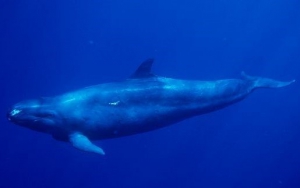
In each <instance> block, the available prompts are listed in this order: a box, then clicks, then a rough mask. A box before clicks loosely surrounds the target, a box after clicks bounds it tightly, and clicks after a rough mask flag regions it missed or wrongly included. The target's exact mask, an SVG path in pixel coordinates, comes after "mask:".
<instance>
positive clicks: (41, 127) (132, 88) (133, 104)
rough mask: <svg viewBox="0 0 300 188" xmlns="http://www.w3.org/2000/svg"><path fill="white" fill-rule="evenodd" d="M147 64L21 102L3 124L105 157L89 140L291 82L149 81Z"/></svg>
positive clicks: (151, 126)
mask: <svg viewBox="0 0 300 188" xmlns="http://www.w3.org/2000/svg"><path fill="white" fill-rule="evenodd" d="M152 63H153V60H152V59H149V60H147V61H145V62H144V63H142V64H141V66H140V67H139V68H138V69H137V71H136V72H135V73H134V74H133V75H132V77H131V78H130V79H127V80H125V81H123V82H115V83H105V84H100V85H96V86H91V87H87V88H84V89H81V90H78V91H74V92H69V93H66V94H63V95H60V96H56V97H53V98H41V99H37V100H28V101H24V102H20V103H18V104H16V105H14V106H13V107H12V109H11V110H10V111H9V112H8V115H7V116H8V119H9V120H10V121H11V122H13V123H15V124H18V125H21V126H24V127H27V128H30V129H33V130H36V131H40V132H45V133H49V134H51V135H52V136H53V137H54V138H56V139H58V140H62V141H70V142H71V143H72V144H73V145H74V147H76V148H78V149H81V150H84V151H89V152H94V153H98V154H104V151H103V150H102V149H101V148H99V147H98V146H96V145H94V144H92V143H91V142H90V140H101V139H107V138H115V137H121V136H126V135H132V134H137V133H142V132H147V131H151V130H155V129H158V128H161V127H165V126H168V125H171V124H173V123H176V122H179V121H182V120H184V119H187V118H190V117H193V116H196V115H201V114H204V113H209V112H212V111H215V110H218V109H221V108H224V107H226V106H228V105H230V104H233V103H235V102H238V101H240V100H242V99H244V98H245V97H246V96H247V95H248V94H249V93H251V92H252V91H253V90H254V89H256V88H260V87H269V88H278V87H283V86H287V85H289V84H291V83H292V82H294V80H293V81H291V82H280V81H275V80H272V79H267V78H258V77H250V76H247V75H245V74H242V76H243V79H226V80H217V81H187V80H177V79H171V78H164V77H159V76H155V75H153V74H152V73H151V66H152Z"/></svg>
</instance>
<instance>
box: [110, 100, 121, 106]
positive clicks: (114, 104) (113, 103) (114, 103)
mask: <svg viewBox="0 0 300 188" xmlns="http://www.w3.org/2000/svg"><path fill="white" fill-rule="evenodd" d="M119 103H120V101H116V102H110V103H108V104H109V105H112V106H117V105H118V104H119Z"/></svg>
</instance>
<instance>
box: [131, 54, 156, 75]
mask: <svg viewBox="0 0 300 188" xmlns="http://www.w3.org/2000/svg"><path fill="white" fill-rule="evenodd" d="M153 62H154V59H153V58H150V59H147V60H146V61H144V62H143V63H142V64H141V65H140V66H139V67H138V68H137V69H136V71H135V72H134V73H133V74H132V75H131V76H130V78H132V79H139V78H149V77H153V76H155V75H154V74H152V73H151V68H152V64H153Z"/></svg>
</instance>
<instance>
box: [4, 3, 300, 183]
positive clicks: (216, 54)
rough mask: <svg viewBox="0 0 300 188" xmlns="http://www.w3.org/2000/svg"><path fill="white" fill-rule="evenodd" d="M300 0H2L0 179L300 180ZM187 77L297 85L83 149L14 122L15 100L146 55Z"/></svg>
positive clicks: (159, 70) (111, 76)
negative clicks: (97, 149)
mask: <svg viewBox="0 0 300 188" xmlns="http://www.w3.org/2000/svg"><path fill="white" fill-rule="evenodd" d="M299 10H300V1H298V0H289V1H286V0H277V1H272V0H253V1H238V0H233V1H225V0H214V1H211V0H197V1H196V0H186V1H181V0H177V1H169V0H167V1H157V0H143V1H140V0H131V1H121V0H115V1H108V0H104V1H99V0H98V1H97V0H86V1H76V0H72V1H71V0H65V1H58V0H51V1H38V0H31V1H19V0H1V1H0V41H1V42H0V49H1V51H0V64H1V68H0V78H1V79H0V84H1V97H0V101H1V108H0V114H2V116H1V117H2V118H0V122H1V131H0V132H1V133H0V151H1V154H0V161H1V162H0V174H1V175H0V187H3V188H19V187H22V188H24V187H26V188H27V187H28V188H34V187H43V188H53V187H63V188H68V187H70V188H71V187H72V188H77V187H87V188H94V187H105V188H119V187H129V188H140V187H144V188H148V187H149V188H150V187H151V188H152V187H172V188H177V187H178V188H182V187H189V188H194V187H195V188H196V187H197V188H199V187H204V188H227V187H228V188H253V187H257V188H266V187H269V188H281V187H284V188H299V187H300V150H299V146H300V137H299V135H300V118H299V112H300V107H299V106H300V99H299V96H300V89H299V81H300V73H299V72H300V71H299V70H300V64H299V62H300V53H299V52H300V21H299V20H300V13H299ZM149 57H153V58H155V64H154V67H153V71H154V72H155V73H156V74H158V75H161V76H166V77H174V78H181V79H199V80H214V79H223V78H238V77H239V76H240V75H239V74H240V72H241V71H246V72H247V73H249V74H252V75H259V76H264V77H271V78H276V79H280V80H291V79H296V80H298V82H296V83H295V84H293V85H291V86H289V87H285V88H282V89H277V90H267V89H266V90H258V91H256V92H254V93H253V94H251V96H249V97H248V98H247V99H246V100H244V101H242V102H240V103H237V104H235V105H233V106H231V107H228V108H226V109H223V110H220V111H217V112H214V113H210V114H207V115H203V116H199V117H195V118H192V119H188V120H186V121H183V122H180V123H178V124H175V125H173V126H170V127H167V128H164V129H160V130H156V131H153V132H149V133H144V134H139V135H135V136H130V137H124V138H118V139H111V140H104V141H99V142H97V144H99V145H101V146H102V147H103V148H104V149H105V151H106V153H107V155H106V156H104V157H103V156H98V155H95V154H90V153H85V152H81V151H78V150H76V149H74V148H73V147H71V146H70V144H67V143H61V142H58V141H56V140H54V139H53V138H52V137H51V136H49V135H46V134H42V133H36V132H34V131H31V130H27V129H24V128H21V127H19V126H15V125H13V124H11V123H10V122H8V121H7V119H6V118H5V117H6V116H5V115H6V111H7V109H8V108H9V107H10V105H12V104H14V103H16V102H18V101H20V100H24V99H30V98H36V97H40V96H53V95H57V94H61V93H64V92H66V91H70V90H74V89H78V88H81V87H85V86H88V85H93V84H98V83H103V82H110V81H121V80H123V79H126V78H127V77H128V76H129V75H131V74H132V72H133V71H134V70H135V69H136V68H137V66H138V65H139V64H140V63H141V62H142V61H143V60H145V59H147V58H149Z"/></svg>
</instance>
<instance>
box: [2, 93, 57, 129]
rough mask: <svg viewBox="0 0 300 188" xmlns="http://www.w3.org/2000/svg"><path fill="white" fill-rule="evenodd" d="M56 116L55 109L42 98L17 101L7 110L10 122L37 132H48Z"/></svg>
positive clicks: (53, 124) (54, 122)
mask: <svg viewBox="0 0 300 188" xmlns="http://www.w3.org/2000/svg"><path fill="white" fill-rule="evenodd" d="M56 117H57V114H56V112H55V110H52V109H51V106H49V103H47V102H45V99H42V98H41V99H34V100H26V101H22V102H20V103H17V104H15V105H13V106H12V107H11V108H10V109H9V110H8V112H7V118H8V120H9V121H11V122H12V123H14V124H17V125H20V126H23V127H27V128H29V129H32V130H35V131H39V132H50V131H51V129H52V128H53V127H54V126H55V124H56V123H57V122H56V119H57V118H56Z"/></svg>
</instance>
